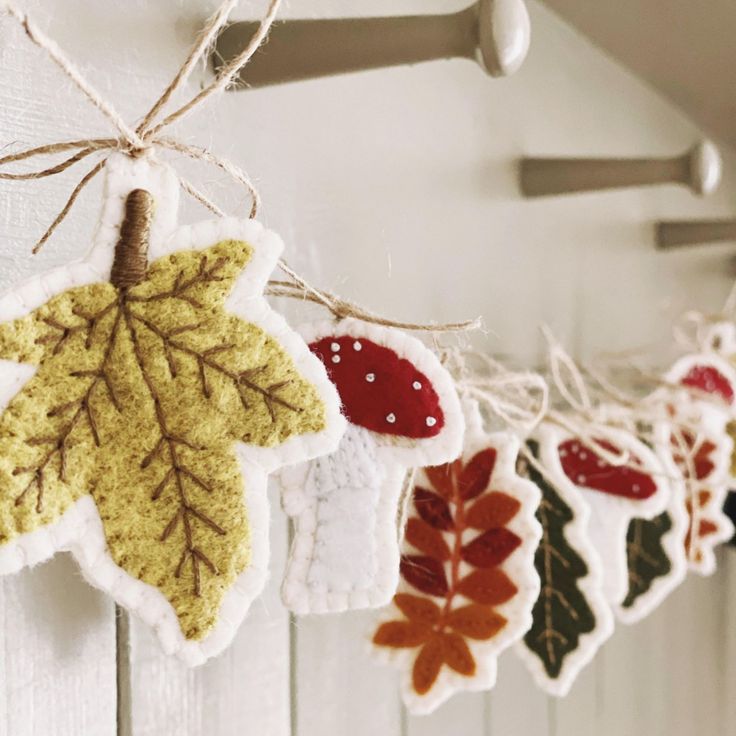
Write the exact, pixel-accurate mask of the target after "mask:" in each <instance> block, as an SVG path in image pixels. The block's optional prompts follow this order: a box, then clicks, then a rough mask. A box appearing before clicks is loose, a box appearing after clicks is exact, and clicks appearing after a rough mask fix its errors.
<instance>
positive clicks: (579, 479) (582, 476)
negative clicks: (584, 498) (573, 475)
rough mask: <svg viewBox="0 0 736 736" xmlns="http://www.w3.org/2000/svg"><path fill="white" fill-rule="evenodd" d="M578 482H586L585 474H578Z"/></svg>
mask: <svg viewBox="0 0 736 736" xmlns="http://www.w3.org/2000/svg"><path fill="white" fill-rule="evenodd" d="M578 483H585V476H584V475H579V476H578Z"/></svg>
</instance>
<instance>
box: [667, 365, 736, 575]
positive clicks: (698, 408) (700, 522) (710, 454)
mask: <svg viewBox="0 0 736 736" xmlns="http://www.w3.org/2000/svg"><path fill="white" fill-rule="evenodd" d="M666 380H667V381H669V382H670V383H674V384H680V385H682V386H686V387H688V388H689V389H694V390H695V391H696V392H701V393H702V396H703V399H702V400H701V399H699V397H698V394H697V393H695V394H693V393H690V392H688V393H683V395H682V396H681V397H680V399H679V400H678V401H676V402H674V403H673V406H672V411H673V413H674V417H675V418H676V419H678V420H679V421H680V423H682V424H683V425H684V426H685V427H688V426H692V427H697V436H695V433H694V432H693V431H689V430H688V429H687V428H685V429H682V430H679V431H677V432H673V434H672V438H671V442H672V453H673V459H674V461H675V463H676V464H677V466H678V467H679V468H680V470H681V472H682V475H683V477H684V479H685V488H686V498H685V506H686V509H687V514H688V516H689V523H688V530H687V534H686V536H685V548H686V552H687V558H688V566H689V569H691V570H693V571H694V572H697V573H699V574H701V575H710V574H712V573H713V572H714V571H715V567H716V559H715V553H714V549H715V547H716V546H717V545H718V544H720V543H721V542H724V541H726V540H728V539H729V538H730V537H731V535H732V534H733V525H732V524H731V522H730V520H729V518H728V516H727V515H726V514H725V512H724V511H723V505H724V503H725V500H726V496H727V494H728V489H729V487H730V480H731V479H730V472H729V465H730V459H731V454H732V452H733V447H734V443H733V440H732V439H731V437H729V435H728V432H727V427H728V424H729V422H730V420H731V418H732V416H733V412H734V387H736V373H735V372H734V370H733V368H732V367H731V366H730V365H729V364H728V362H727V361H725V360H723V359H722V358H720V357H719V356H718V355H716V354H714V353H703V354H700V355H687V356H684V357H683V358H680V360H678V361H677V362H676V363H675V364H674V365H673V366H672V368H671V369H670V371H669V372H668V373H667V376H666Z"/></svg>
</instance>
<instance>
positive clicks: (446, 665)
mask: <svg viewBox="0 0 736 736" xmlns="http://www.w3.org/2000/svg"><path fill="white" fill-rule="evenodd" d="M465 411H466V421H467V432H466V440H465V446H464V449H463V454H462V456H461V457H460V458H458V459H457V460H455V461H453V462H451V463H447V464H445V465H441V466H437V467H426V468H423V469H421V470H420V471H418V473H417V475H416V477H415V483H414V489H413V493H412V499H411V505H410V508H409V515H408V520H407V524H406V531H405V536H404V542H403V546H402V562H401V576H402V581H401V583H400V587H399V592H398V593H397V594H396V596H395V597H394V599H393V603H392V605H391V606H390V607H389V608H388V609H387V610H386V611H385V612H384V613H382V615H381V618H380V621H379V623H378V626H377V628H376V629H375V631H374V633H373V638H372V641H373V647H372V651H373V652H374V653H375V655H376V657H377V658H378V659H379V660H381V661H387V662H390V663H392V664H393V665H394V666H396V667H398V668H399V669H400V671H401V673H402V697H403V699H404V702H405V704H406V706H407V708H409V710H410V711H411V712H412V713H418V714H423V713H429V712H431V711H433V710H434V709H436V708H437V707H438V706H439V705H440V704H441V703H443V702H444V701H445V700H447V699H448V698H449V697H451V696H452V695H453V694H454V693H456V692H461V691H478V690H488V689H490V688H491V687H493V685H494V684H495V681H496V669H497V659H498V656H499V655H500V654H501V652H502V651H503V650H505V649H506V648H508V647H509V646H511V645H512V644H513V643H514V642H516V641H518V640H519V639H520V638H521V637H522V636H523V634H524V632H525V631H526V630H527V629H528V628H529V626H530V625H531V609H532V606H533V604H534V602H535V601H536V599H537V597H538V595H539V578H538V575H537V573H536V570H535V567H534V550H535V548H536V546H537V544H538V543H539V539H540V535H541V528H540V526H539V524H538V522H537V521H536V520H535V518H534V513H535V510H536V508H537V506H538V504H539V500H540V494H539V491H538V490H537V488H536V487H535V486H534V484H532V483H530V482H529V481H527V480H524V479H522V478H521V477H519V475H518V474H517V473H516V469H515V465H516V457H517V454H518V450H519V441H518V439H517V438H516V437H515V436H513V435H512V434H510V433H506V432H497V433H494V434H487V433H486V432H485V431H484V430H483V428H482V423H481V418H480V413H479V410H478V405H477V403H476V402H474V401H473V402H467V403H465Z"/></svg>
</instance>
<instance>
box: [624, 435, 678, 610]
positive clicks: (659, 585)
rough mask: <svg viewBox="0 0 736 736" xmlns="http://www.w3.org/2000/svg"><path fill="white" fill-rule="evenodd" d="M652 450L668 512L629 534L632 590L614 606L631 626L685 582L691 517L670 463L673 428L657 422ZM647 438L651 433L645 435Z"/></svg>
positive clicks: (639, 521)
mask: <svg viewBox="0 0 736 736" xmlns="http://www.w3.org/2000/svg"><path fill="white" fill-rule="evenodd" d="M652 434H653V437H652V440H653V450H654V452H655V453H656V454H657V457H658V458H659V460H660V462H661V463H662V468H663V470H664V473H665V477H666V479H667V482H668V485H669V488H670V493H669V500H668V502H667V508H666V509H665V510H664V511H662V513H660V514H658V515H657V516H654V517H653V518H651V519H644V518H634V519H632V520H631V522H630V523H629V528H628V531H627V533H626V563H627V570H628V590H627V593H626V597H625V598H624V599H623V601H621V602H620V603H619V604H617V605H615V606H614V610H615V612H616V616H617V618H618V619H620V620H621V621H623V622H624V623H627V624H633V623H636V622H637V621H641V620H642V619H643V618H645V617H646V616H648V615H649V614H650V613H651V612H652V611H653V610H654V609H655V608H656V607H657V606H658V605H659V604H660V603H661V602H662V601H663V600H664V599H665V598H666V597H667V596H668V595H669V594H670V593H671V592H672V591H673V590H674V589H675V588H676V587H677V586H678V585H679V584H680V583H681V582H682V581H683V580H684V579H685V575H686V573H687V555H686V552H685V537H686V535H687V531H688V526H689V523H688V520H689V516H688V513H687V510H686V508H685V494H686V490H685V481H684V479H683V477H682V472H681V471H680V468H678V466H677V464H676V463H675V461H674V459H673V457H672V449H671V444H670V442H671V435H672V425H671V424H670V423H669V422H658V423H657V425H656V426H655V427H654V429H653V432H652ZM647 436H649V433H647Z"/></svg>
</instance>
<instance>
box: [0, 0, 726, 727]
mask: <svg viewBox="0 0 736 736" xmlns="http://www.w3.org/2000/svg"><path fill="white" fill-rule="evenodd" d="M461 4H462V3H461V2H450V1H449V0H431V2H430V0H402V1H401V2H400V3H397V2H396V1H395V0H380V1H379V0H373V2H371V3H365V2H360V0H341V1H339V2H338V0H299V1H297V0H292V1H291V2H290V3H289V6H288V8H287V12H288V13H289V14H290V15H294V16H297V15H301V16H305V15H313V16H322V15H339V14H350V13H363V14H368V13H380V12H386V13H389V12H401V11H405V12H410V11H419V12H426V11H428V10H433V11H444V10H449V9H455V8H457V7H459V5H461ZM214 5H215V2H214V1H213V0H206V1H205V0H197V1H196V2H195V0H189V1H188V2H184V1H183V0H157V2H155V3H154V2H146V1H145V0H126V2H114V1H113V0H96V1H95V2H92V1H91V0H87V1H86V2H85V1H84V0H33V1H32V2H31V1H29V2H28V3H27V6H28V7H29V8H32V9H35V10H36V11H37V16H38V18H39V20H40V21H42V24H43V25H45V26H46V27H48V29H49V30H50V31H51V32H52V33H53V35H54V36H55V37H56V38H57V39H58V40H59V42H60V43H61V44H62V45H63V46H64V47H65V48H66V49H68V50H69V52H70V53H71V54H72V55H73V56H74V58H75V59H77V60H78V61H79V62H80V63H81V64H82V65H83V66H84V68H85V70H86V71H87V72H88V73H89V74H90V76H91V77H92V78H93V79H94V81H95V82H96V83H97V84H98V85H99V87H100V88H101V89H102V91H103V92H104V93H105V94H107V95H109V96H110V98H111V99H112V100H114V101H115V103H116V104H117V105H118V106H119V108H120V109H121V110H122V112H123V113H124V114H125V115H126V116H127V117H128V118H129V119H131V120H132V119H134V118H135V117H136V116H137V115H140V114H141V113H142V112H143V111H144V108H145V107H146V103H147V102H150V101H151V100H152V98H153V97H154V96H155V95H156V94H157V93H158V92H159V90H160V89H161V88H162V87H163V85H164V84H165V83H166V81H167V79H168V77H169V76H170V75H171V74H172V72H173V70H174V69H175V67H176V64H177V62H178V61H179V60H180V59H181V58H182V57H183V55H184V54H185V50H186V47H187V44H188V43H189V42H190V40H191V38H192V34H193V32H194V29H195V28H196V26H197V23H198V21H199V20H200V19H201V17H202V16H204V15H206V13H207V12H209V11H210V10H211V9H212V8H213V7H214ZM246 5H247V7H245V8H244V9H243V10H242V11H241V16H242V17H247V13H248V12H249V13H251V15H255V14H257V13H258V12H260V10H261V7H262V5H263V3H256V2H248V3H246ZM531 12H532V21H533V42H532V51H531V55H530V57H529V60H528V62H527V64H526V65H525V67H524V68H523V69H522V71H521V72H520V73H519V74H517V75H516V76H515V77H514V78H512V79H509V80H505V81H493V80H491V79H489V78H488V77H486V76H484V75H483V74H482V73H481V71H480V70H479V68H477V67H476V66H474V65H473V64H471V63H469V62H463V61H457V62H447V63H445V62H438V63H432V64H428V65H424V66H421V67H415V68H404V69H395V70H387V71H377V72H371V73H366V74H362V75H356V76H350V77H344V78H335V79H329V80H321V81H314V82H306V83H301V84H298V85H291V86H285V87H282V88H274V89H265V90H260V91H255V92H246V93H239V94H230V95H228V96H226V98H225V99H223V100H221V102H220V104H219V106H211V107H210V109H209V110H208V111H206V112H205V113H204V114H200V115H199V116H194V117H192V118H191V119H190V120H188V121H187V122H186V123H185V124H183V125H182V128H181V129H180V130H179V135H180V136H181V137H182V138H183V139H184V140H187V141H191V142H197V143H201V144H205V145H211V146H212V147H213V149H214V150H216V151H217V152H219V153H220V154H223V155H226V156H229V157H231V158H232V159H233V160H235V161H236V162H237V163H239V164H240V165H242V166H243V167H245V168H246V169H247V170H248V171H249V172H250V173H251V174H252V175H253V176H254V177H255V178H256V180H257V181H258V183H259V186H260V189H261V192H262V194H263V198H264V201H265V209H264V212H263V219H264V220H265V221H266V222H267V224H268V225H269V226H270V227H272V228H274V229H276V230H278V231H279V232H281V233H282V235H283V236H284V239H285V240H286V242H287V244H288V249H289V250H288V256H289V258H290V260H291V261H292V262H293V263H294V264H295V265H296V266H297V267H298V268H300V269H301V270H303V272H304V273H305V274H306V275H307V276H308V277H310V278H312V279H313V280H314V281H316V282H318V283H320V284H323V285H324V286H326V287H328V288H333V289H336V290H338V291H340V292H342V293H343V294H345V295H346V296H348V297H351V298H353V299H356V300H358V301H360V302H362V303H364V304H365V305H367V306H369V307H372V308H374V309H375V310H378V311H381V312H383V313H386V314H390V315H392V316H395V317H398V318H401V319H407V320H426V319H437V320H454V319H458V318H463V317H468V316H474V315H476V314H479V313H480V314H482V315H483V316H484V317H485V320H486V323H487V325H488V328H489V331H490V334H489V335H487V336H486V337H485V338H479V339H477V342H478V344H479V345H480V346H482V347H484V348H485V349H488V350H491V351H494V352H503V353H508V354H510V355H511V356H513V357H514V359H517V360H519V361H520V362H526V363H534V362H536V361H537V360H539V358H540V356H541V343H540V339H539V335H538V332H537V329H536V325H537V324H538V322H539V321H540V320H546V321H548V322H549V323H550V324H551V325H552V326H553V328H554V329H555V330H556V331H557V333H558V334H559V336H560V337H561V338H562V339H563V340H565V341H566V342H567V343H568V345H570V346H571V347H572V348H573V349H574V350H575V351H576V352H577V353H578V354H579V355H580V356H587V357H589V356H592V355H595V354H596V353H597V352H599V351H601V350H604V349H607V350H619V349H625V348H628V347H631V346H636V345H642V344H654V345H655V346H656V347H657V348H658V349H660V350H664V349H665V346H666V345H667V344H668V341H669V339H670V338H669V336H670V332H669V329H670V324H671V322H672V320H673V319H674V318H675V317H676V316H677V315H678V314H680V312H681V311H683V310H684V309H685V308H698V309H702V310H704V311H712V310H717V309H718V308H719V306H720V304H721V302H722V300H723V298H724V296H725V294H726V292H727V290H728V288H729V286H730V282H731V280H732V279H733V277H734V275H736V274H735V272H734V271H735V269H734V261H733V255H732V252H733V248H732V247H731V246H719V247H712V248H706V249H701V250H699V251H698V250H695V251H682V252H679V253H671V254H661V253H657V252H655V251H654V249H653V245H652V222H653V221H654V220H655V219H656V218H658V217H687V216H693V217H696V216H734V215H735V214H736V212H735V209H736V201H735V200H736V157H734V156H733V155H732V154H730V153H729V154H728V156H727V171H728V174H727V177H726V181H725V183H724V186H723V187H722V189H721V191H720V193H719V194H718V195H717V196H714V197H713V198H711V199H709V200H707V201H700V200H697V199H695V198H693V197H692V196H691V195H690V194H689V193H688V192H687V191H685V190H676V189H674V188H669V187H664V188H659V189H652V190H639V191H627V192H619V193H606V194H591V195H584V196H578V197H575V198H570V199H554V200H547V201H537V202H525V201H523V200H521V199H520V197H519V194H518V192H517V189H516V185H515V169H514V161H515V159H516V157H518V156H519V155H520V154H522V153H526V154H534V153H539V154H578V155H584V154H589V155H605V154H620V155H647V154H670V153H673V152H676V151H679V150H681V149H682V150H684V149H685V148H686V147H687V146H688V145H689V144H690V143H691V141H692V140H693V139H694V138H695V137H697V135H698V132H697V130H695V129H694V128H693V126H692V125H691V124H690V123H689V122H688V121H687V120H686V119H684V118H683V117H682V115H680V114H679V113H678V112H677V111H676V110H675V109H673V108H672V107H671V106H670V105H669V104H668V103H666V102H664V101H663V100H662V99H661V98H659V97H657V96H656V95H655V94H654V93H653V92H652V91H651V90H649V89H648V88H647V87H645V86H644V85H642V84H641V83H640V82H638V81H637V80H636V79H634V78H633V77H631V76H630V75H629V74H628V73H626V72H624V71H622V70H621V69H620V68H619V67H617V66H616V65H615V64H613V63H612V62H611V61H610V60H608V59H607V58H606V57H605V56H603V55H602V54H601V53H600V52H598V51H596V50H595V49H593V48H591V47H590V46H589V45H588V44H587V43H586V42H584V41H583V40H582V39H581V38H580V37H578V36H576V35H575V34H574V33H573V32H571V31H570V30H569V29H568V28H567V27H566V26H564V25H563V24H562V23H561V22H560V21H559V20H558V19H557V18H555V16H553V15H552V14H551V13H550V12H549V11H548V10H546V9H544V8H543V7H541V6H539V5H538V4H536V2H532V3H531ZM306 53H308V50H306V49H305V54H306ZM107 132H108V129H107V128H106V126H105V123H104V121H103V120H101V118H100V116H99V115H98V114H97V113H96V112H95V111H93V110H91V109H90V108H89V107H88V106H87V105H86V104H85V103H84V102H83V101H81V100H80V97H79V95H78V94H77V93H76V92H74V91H73V90H72V89H71V88H70V86H69V85H68V84H67V83H66V82H65V81H64V80H63V78H62V77H61V75H60V74H59V72H58V71H57V70H56V69H54V68H52V67H51V66H50V64H49V62H48V61H47V60H46V59H45V58H44V57H43V56H42V55H41V54H40V53H39V52H37V51H36V50H34V49H32V48H31V47H30V46H29V44H28V42H27V40H26V39H25V38H24V37H23V35H22V33H20V32H19V31H18V30H17V29H16V28H14V27H13V26H12V25H11V24H10V23H9V22H7V21H4V22H2V23H0V145H9V146H10V145H12V146H13V147H16V146H17V147H20V146H23V145H33V144H40V143H44V142H47V141H50V140H57V139H68V138H75V137H79V135H80V134H86V135H92V134H96V133H107ZM185 168H186V170H187V171H188V172H189V175H191V176H194V175H196V176H199V177H200V179H199V180H200V181H203V182H207V184H208V185H209V186H210V190H211V192H212V194H213V196H214V197H215V198H216V199H218V200H221V201H223V202H225V203H229V204H230V205H231V206H232V207H233V208H234V206H235V205H243V204H244V202H243V199H242V198H241V197H240V195H239V194H238V195H237V196H233V195H231V194H230V192H229V190H228V187H227V184H226V183H225V182H223V181H222V180H218V179H217V178H216V177H213V175H212V173H211V172H210V171H202V170H201V169H199V168H198V167H192V166H189V165H187V166H186V167H185ZM79 175H81V173H80V174H79ZM74 183H75V179H74V175H71V176H67V175H63V176H59V177H55V178H53V179H47V180H44V181H42V182H31V183H17V184H12V185H10V184H7V183H6V184H3V185H2V186H1V187H0V223H2V226H1V227H0V282H1V283H2V284H3V285H4V286H10V285H11V284H13V283H14V282H16V281H17V280H19V279H20V278H22V277H24V276H27V275H28V274H31V273H33V272H36V271H41V270H44V269H47V268H49V267H50V266H51V265H53V264H56V263H60V262H63V261H66V260H67V259H69V258H71V257H73V256H75V255H77V254H80V253H81V252H82V251H83V250H84V249H85V248H86V247H87V243H88V242H89V237H90V232H91V228H92V225H93V222H94V218H95V216H96V211H97V206H98V191H99V190H98V186H99V185H96V186H94V187H91V188H90V189H89V190H88V191H87V192H86V193H85V194H84V195H83V197H82V199H81V200H80V202H79V204H78V206H77V207H76V209H75V211H74V213H73V215H72V216H71V217H70V218H69V221H68V222H67V223H66V224H65V225H63V226H62V228H61V229H60V230H59V232H58V235H57V236H56V237H55V239H54V240H53V241H52V242H51V243H50V244H49V245H48V246H47V248H46V250H45V251H44V253H43V254H42V255H40V256H38V257H36V258H31V257H30V256H29V251H30V248H31V246H32V244H33V239H34V237H36V236H38V235H39V234H40V233H41V232H42V231H43V229H44V228H45V226H46V224H47V223H48V222H49V221H50V219H51V218H52V217H53V215H54V214H55V211H56V209H57V208H58V207H59V206H60V205H61V204H62V202H63V201H64V199H65V198H66V196H67V194H68V192H69V191H70V189H71V187H72V186H73V185H74ZM202 216H203V213H202V212H201V211H199V210H198V208H197V207H191V208H189V209H188V211H187V212H185V213H184V217H185V218H186V219H195V218H199V217H202ZM286 308H287V309H288V310H289V313H290V314H292V315H293V314H295V309H294V305H293V304H289V305H286ZM662 357H663V359H664V353H662ZM273 500H274V505H275V506H277V501H276V498H275V497H274V499H273ZM273 517H274V518H273V542H274V557H275V559H274V566H273V581H272V583H271V585H270V587H269V589H268V591H267V593H266V595H265V596H264V597H263V598H262V600H261V601H259V602H258V603H257V604H256V605H255V606H254V610H253V611H252V613H251V615H250V617H249V619H248V620H247V621H246V622H245V624H244V625H243V627H242V629H241V631H240V633H239V635H238V637H237V640H236V642H235V644H234V645H233V646H232V647H231V648H230V650H229V651H228V652H227V653H226V654H224V655H223V656H222V657H220V658H219V659H218V660H216V661H214V662H212V663H210V664H208V665H206V666H205V667H203V668H201V669H199V670H196V671H187V670H185V669H183V668H182V667H181V666H180V665H179V664H178V663H177V662H173V661H169V660H166V659H165V658H164V657H162V656H161V654H160V653H159V651H158V649H157V645H156V644H155V642H154V641H153V638H152V637H151V636H150V634H149V632H147V631H146V630H144V629H143V628H142V627H140V626H137V625H134V627H133V635H132V638H133V652H132V657H133V662H132V674H133V702H132V708H133V726H134V733H135V734H136V736H161V735H165V736H168V735H169V734H172V735H174V734H176V736H179V735H180V734H196V735H199V734H203V735H206V736H236V735H238V736H240V735H241V734H253V735H254V736H255V735H258V736H261V735H263V736H283V735H285V734H289V733H291V734H298V736H311V735H312V734H315V735H317V734H318V735H319V736H364V735H365V736H367V735H368V734H372V735H373V734H380V736H399V735H400V734H401V736H454V734H463V736H481V735H483V736H526V735H527V734H530V735H531V736H577V735H580V736H583V735H584V736H589V735H590V734H596V735H597V736H608V735H609V734H611V735H613V734H616V735H617V736H621V735H626V736H637V735H638V734H646V735H647V736H657V735H658V734H667V735H668V736H691V735H692V734H695V733H697V734H699V736H722V735H723V734H727V733H733V732H734V730H735V729H736V726H735V725H734V724H736V698H734V697H733V693H734V692H735V691H736V634H734V631H736V628H734V620H736V553H734V551H732V550H724V551H723V553H722V555H721V558H720V559H721V562H722V566H721V567H720V568H719V572H718V573H717V574H716V575H715V577H714V578H712V579H710V580H698V579H692V580H689V581H688V582H687V583H686V584H685V585H684V586H683V588H682V589H681V590H680V591H678V592H677V593H676V594H675V595H674V596H673V597H672V598H671V599H670V600H669V601H668V602H667V603H666V605H665V606H664V607H663V608H662V609H661V610H660V611H659V612H657V613H656V614H655V615H653V616H652V617H651V618H650V619H649V620H648V621H646V622H644V623H642V624H640V625H638V626H636V627H635V628H631V629H628V628H623V627H622V628H621V629H620V630H619V631H617V633H616V634H615V635H614V637H613V638H612V639H611V641H610V642H609V643H608V644H607V645H606V646H605V648H604V650H603V652H602V653H601V654H600V656H599V657H598V659H597V660H596V662H595V664H594V665H593V666H591V667H590V668H589V669H588V670H587V671H586V672H585V674H584V675H583V676H582V678H581V680H580V682H579V683H578V685H577V687H576V688H575V689H574V690H573V692H572V694H571V695H570V696H569V697H568V698H567V699H565V700H562V701H553V700H550V699H548V698H546V697H545V696H543V695H540V694H539V693H538V692H536V691H535V690H534V688H533V685H532V682H531V680H530V678H529V677H528V676H527V675H526V673H525V671H523V670H522V668H521V666H520V665H519V664H518V663H517V662H516V661H515V660H514V657H513V654H511V653H508V654H506V655H505V656H504V657H503V658H502V662H501V667H500V676H499V684H498V686H497V688H496V690H495V691H494V692H493V693H492V694H489V695H472V696H471V695H466V696H462V697H458V698H455V699H454V700H453V701H451V702H450V703H449V704H448V705H446V706H444V707H443V708H442V709H441V710H440V711H439V712H438V713H437V714H436V715H434V716H432V717H428V718H422V719H415V718H411V717H408V716H407V715H406V714H405V713H404V712H403V711H402V709H401V707H400V704H399V699H398V695H397V691H396V686H395V685H396V683H395V679H394V673H393V672H392V671H389V670H384V669H380V668H377V667H376V666H375V665H373V664H372V663H370V662H369V661H368V659H367V657H366V656H365V654H364V640H365V636H366V630H367V626H368V624H369V621H370V618H371V617H370V616H369V615H365V614H360V613H356V614H350V615H344V616H340V617H325V618H306V619H302V620H299V621H297V622H296V623H292V624H290V622H289V617H288V615H287V614H286V613H285V611H284V610H283V608H282V607H281V605H280V603H279V600H278V594H277V587H278V582H279V579H280V575H281V570H282V568H283V561H284V558H285V554H286V548H287V526H286V522H285V518H284V516H283V514H282V513H281V511H280V510H279V509H278V508H276V509H275V510H274V514H273ZM0 615H1V616H2V625H0V734H3V736H5V735H12V736H30V734H42V735H43V736H62V735H63V736H79V735H81V734H83V735H84V736H111V734H114V733H115V731H116V723H115V720H116V719H115V647H114V645H115V642H114V618H113V606H112V604H111V603H110V601H108V600H106V599H104V598H103V597H102V596H100V595H98V594H97V593H96V592H94V591H93V590H91V589H90V588H89V587H88V586H87V585H86V584H85V583H84V582H83V581H82V580H81V579H80V576H79V574H78V572H77V571H76V570H75V568H74V566H73V564H72V563H71V561H70V560H68V559H64V558H59V559H56V560H54V561H52V562H50V563H48V564H46V565H43V566H41V567H39V568H38V569H35V570H33V571H30V572H24V573H22V574H20V575H18V576H17V577H15V578H13V579H8V580H4V581H2V582H0Z"/></svg>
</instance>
